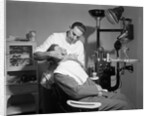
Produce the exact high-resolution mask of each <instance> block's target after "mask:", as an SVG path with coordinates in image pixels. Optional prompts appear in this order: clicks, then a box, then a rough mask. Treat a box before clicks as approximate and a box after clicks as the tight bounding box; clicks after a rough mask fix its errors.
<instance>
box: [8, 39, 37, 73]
mask: <svg viewBox="0 0 150 116" xmlns="http://www.w3.org/2000/svg"><path fill="white" fill-rule="evenodd" d="M6 46H7V48H6V66H7V67H6V68H7V71H18V70H34V69H35V61H34V59H33V52H34V49H35V46H36V45H35V43H34V42H8V43H7V44H6Z"/></svg>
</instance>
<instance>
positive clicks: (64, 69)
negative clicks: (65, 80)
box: [54, 60, 88, 85]
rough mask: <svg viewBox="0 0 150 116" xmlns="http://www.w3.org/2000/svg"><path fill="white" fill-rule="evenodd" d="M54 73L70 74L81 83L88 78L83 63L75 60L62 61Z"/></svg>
mask: <svg viewBox="0 0 150 116" xmlns="http://www.w3.org/2000/svg"><path fill="white" fill-rule="evenodd" d="M54 73H60V74H64V75H69V76H70V77H72V78H74V79H75V80H76V82H77V83H78V84H79V85H82V84H83V83H84V82H85V81H86V80H87V78H88V75H87V73H86V72H85V71H84V69H83V68H82V67H81V65H80V64H79V63H78V62H76V61H73V60H66V61H62V62H60V63H59V65H58V67H57V68H56V70H55V71H54Z"/></svg>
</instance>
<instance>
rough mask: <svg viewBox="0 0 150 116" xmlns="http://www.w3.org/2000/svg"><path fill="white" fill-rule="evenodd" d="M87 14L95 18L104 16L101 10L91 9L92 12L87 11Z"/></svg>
mask: <svg viewBox="0 0 150 116" xmlns="http://www.w3.org/2000/svg"><path fill="white" fill-rule="evenodd" d="M89 13H90V15H91V16H93V17H95V18H97V17H104V16H105V14H104V10H101V9H92V10H89Z"/></svg>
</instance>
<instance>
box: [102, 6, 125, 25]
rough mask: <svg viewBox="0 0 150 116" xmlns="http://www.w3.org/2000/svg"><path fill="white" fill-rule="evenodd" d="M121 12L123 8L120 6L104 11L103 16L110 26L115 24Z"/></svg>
mask: <svg viewBox="0 0 150 116" xmlns="http://www.w3.org/2000/svg"><path fill="white" fill-rule="evenodd" d="M123 12H124V8H123V7H122V6H120V7H116V8H114V9H108V10H105V16H106V18H107V20H108V21H109V22H110V23H111V24H117V23H118V22H119V20H120V18H121V16H122V13H123Z"/></svg>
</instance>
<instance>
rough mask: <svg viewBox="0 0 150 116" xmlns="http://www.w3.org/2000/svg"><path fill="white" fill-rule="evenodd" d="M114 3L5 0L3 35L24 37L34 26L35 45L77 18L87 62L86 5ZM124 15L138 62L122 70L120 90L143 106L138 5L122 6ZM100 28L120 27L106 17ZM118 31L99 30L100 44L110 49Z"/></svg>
mask: <svg viewBox="0 0 150 116" xmlns="http://www.w3.org/2000/svg"><path fill="white" fill-rule="evenodd" d="M114 7H115V6H101V5H82V4H59V3H35V2H14V1H13V2H10V1H7V2H6V38H7V37H8V36H9V35H13V36H18V37H21V38H25V34H26V33H27V32H28V31H29V30H36V32H37V38H36V42H37V45H40V44H41V43H42V42H43V41H44V40H45V39H46V38H47V37H48V36H49V35H50V34H52V33H53V32H62V31H66V30H67V29H68V27H69V26H70V25H71V24H72V23H73V22H74V21H81V22H83V23H84V24H85V25H86V26H87V27H88V33H87V34H86V35H85V38H86V39H84V38H83V39H82V41H83V42H84V43H85V49H86V51H88V52H86V55H87V56H86V61H87V65H90V58H91V55H92V53H93V51H94V50H95V49H96V47H95V46H96V32H95V25H96V21H95V20H94V18H93V17H91V16H90V15H89V13H88V11H89V10H90V9H96V8H98V9H108V8H114ZM124 8H125V12H124V16H126V17H129V18H132V19H133V24H134V27H135V28H134V40H133V41H132V42H131V43H129V47H130V51H129V56H130V57H131V58H138V59H139V60H140V62H138V63H136V64H134V72H133V73H132V74H131V73H129V72H128V71H126V73H125V75H123V76H121V79H122V88H121V91H122V92H123V93H124V94H125V95H126V96H128V97H129V99H130V100H131V102H132V103H133V104H135V105H136V106H137V108H142V107H143V101H142V99H143V70H142V68H143V35H142V34H143V32H142V26H143V24H142V23H143V19H142V15H143V14H142V13H143V11H142V8H137V7H124ZM101 28H120V25H119V24H118V25H112V24H110V23H109V22H108V21H107V20H106V18H103V19H102V21H101ZM118 34H119V33H102V34H101V45H102V46H103V47H104V48H105V49H106V50H113V45H114V42H115V41H116V38H117V36H118ZM45 69H46V65H45V64H40V65H39V74H40V75H41V73H42V71H43V70H45Z"/></svg>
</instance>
